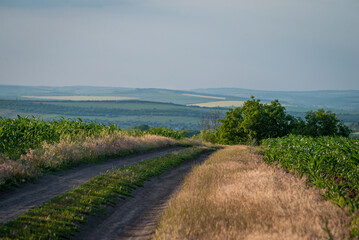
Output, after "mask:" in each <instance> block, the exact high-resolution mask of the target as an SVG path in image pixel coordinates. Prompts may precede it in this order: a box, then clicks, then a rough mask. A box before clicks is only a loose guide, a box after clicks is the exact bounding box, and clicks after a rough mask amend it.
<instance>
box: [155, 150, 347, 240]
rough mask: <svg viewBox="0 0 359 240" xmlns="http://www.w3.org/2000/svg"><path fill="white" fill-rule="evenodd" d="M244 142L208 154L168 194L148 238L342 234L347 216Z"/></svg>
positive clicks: (328, 236)
mask: <svg viewBox="0 0 359 240" xmlns="http://www.w3.org/2000/svg"><path fill="white" fill-rule="evenodd" d="M250 149H251V148H248V147H245V146H230V147H226V148H225V149H223V150H219V151H217V152H216V153H214V154H212V155H211V157H210V158H209V159H208V160H206V161H205V162H204V163H202V164H201V165H199V166H197V167H195V168H194V169H193V170H192V172H191V173H190V174H189V175H188V176H187V178H186V179H185V181H184V184H183V186H182V187H181V189H180V191H179V192H178V193H177V194H176V195H175V196H174V197H173V198H172V199H171V200H170V202H169V206H168V208H167V209H166V210H165V212H164V213H163V215H162V217H161V220H160V223H159V225H158V228H157V230H156V232H155V235H154V239H344V238H345V237H346V235H347V234H348V232H349V229H348V226H347V224H348V223H349V222H350V219H349V218H348V216H347V215H346V213H345V212H344V211H343V210H341V209H340V208H339V207H337V206H336V205H334V204H332V203H331V202H329V201H323V200H322V198H321V196H320V193H319V192H318V190H316V189H313V188H308V187H307V185H306V183H305V181H304V180H303V179H300V178H297V177H295V176H294V175H292V174H288V173H287V172H285V171H284V170H282V169H280V168H275V167H274V166H271V165H268V164H266V163H265V162H263V160H262V157H261V156H260V155H259V154H256V153H255V152H253V151H250Z"/></svg>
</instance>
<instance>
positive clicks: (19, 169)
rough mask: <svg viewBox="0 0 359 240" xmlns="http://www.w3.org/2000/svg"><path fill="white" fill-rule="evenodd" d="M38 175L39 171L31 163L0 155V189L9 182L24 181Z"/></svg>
mask: <svg viewBox="0 0 359 240" xmlns="http://www.w3.org/2000/svg"><path fill="white" fill-rule="evenodd" d="M39 175H40V172H39V171H38V170H36V168H35V167H33V166H31V165H27V164H24V163H22V162H17V161H13V160H9V159H5V158H3V157H1V156H0V189H1V186H2V185H5V184H7V183H9V182H25V181H27V180H28V179H32V178H34V177H37V176H39Z"/></svg>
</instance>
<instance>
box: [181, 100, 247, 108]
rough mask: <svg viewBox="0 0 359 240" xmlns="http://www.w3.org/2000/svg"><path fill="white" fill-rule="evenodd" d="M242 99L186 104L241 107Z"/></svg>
mask: <svg viewBox="0 0 359 240" xmlns="http://www.w3.org/2000/svg"><path fill="white" fill-rule="evenodd" d="M243 103H244V101H218V102H208V103H196V104H188V105H187V106H199V107H241V106H242V105H243Z"/></svg>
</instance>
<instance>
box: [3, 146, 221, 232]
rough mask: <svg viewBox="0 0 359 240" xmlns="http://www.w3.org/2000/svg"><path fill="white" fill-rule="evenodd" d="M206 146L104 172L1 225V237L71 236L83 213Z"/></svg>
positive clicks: (97, 209) (111, 201)
mask: <svg viewBox="0 0 359 240" xmlns="http://www.w3.org/2000/svg"><path fill="white" fill-rule="evenodd" d="M208 150H214V149H213V148H209V147H191V148H187V149H184V150H181V151H177V152H174V153H171V154H167V155H164V156H161V157H157V158H153V159H150V160H146V161H143V162H140V163H138V164H135V165H131V166H126V167H123V168H120V169H116V170H113V171H110V172H107V173H105V174H103V175H100V176H98V177H95V178H93V179H91V180H90V181H89V182H87V183H85V184H84V185H82V186H80V187H79V188H76V189H74V190H71V191H69V192H67V193H64V194H62V195H60V196H58V197H55V198H54V199H52V200H50V201H48V202H46V203H44V204H43V205H42V206H39V207H35V208H33V209H32V210H30V211H28V212H27V213H25V214H24V215H21V216H19V217H17V218H16V219H14V220H13V221H10V222H7V223H5V224H3V225H2V226H0V239H63V238H69V237H71V236H72V235H73V234H74V233H75V232H76V231H77V230H78V224H79V223H81V222H85V221H86V214H92V215H96V214H98V213H101V212H103V211H104V205H114V203H115V201H114V199H116V198H119V197H123V196H130V195H131V191H132V190H133V189H135V188H136V187H137V186H143V183H144V182H145V181H146V180H148V179H150V178H151V177H154V176H158V175H160V174H162V173H163V172H164V171H166V170H167V169H169V168H173V167H175V166H178V165H179V164H181V163H182V162H184V161H185V160H188V159H192V158H194V157H197V156H199V155H201V154H203V153H204V152H206V151H208Z"/></svg>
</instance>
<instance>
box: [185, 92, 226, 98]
mask: <svg viewBox="0 0 359 240" xmlns="http://www.w3.org/2000/svg"><path fill="white" fill-rule="evenodd" d="M182 95H184V96H189V97H198V98H211V99H222V100H224V99H226V98H225V97H213V96H207V95H199V94H188V93H183V94H182Z"/></svg>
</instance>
